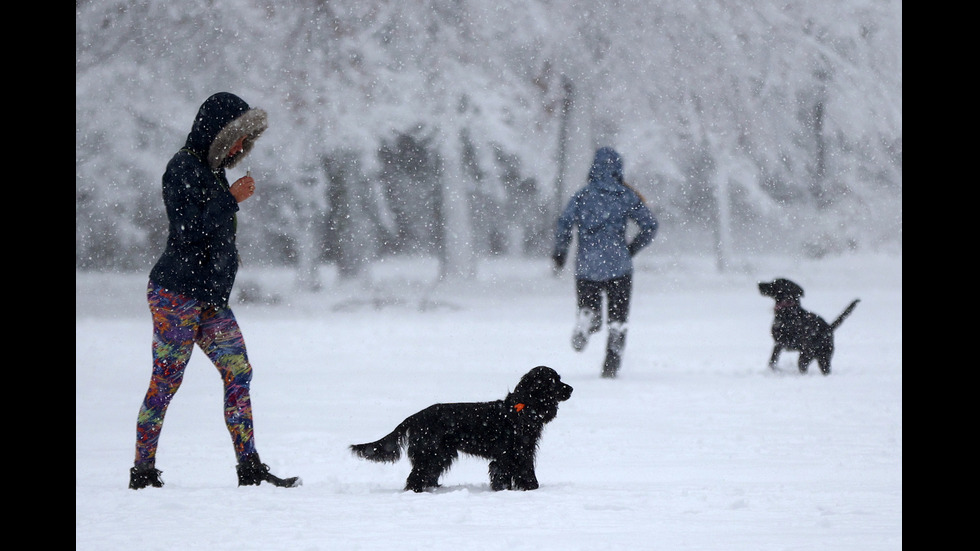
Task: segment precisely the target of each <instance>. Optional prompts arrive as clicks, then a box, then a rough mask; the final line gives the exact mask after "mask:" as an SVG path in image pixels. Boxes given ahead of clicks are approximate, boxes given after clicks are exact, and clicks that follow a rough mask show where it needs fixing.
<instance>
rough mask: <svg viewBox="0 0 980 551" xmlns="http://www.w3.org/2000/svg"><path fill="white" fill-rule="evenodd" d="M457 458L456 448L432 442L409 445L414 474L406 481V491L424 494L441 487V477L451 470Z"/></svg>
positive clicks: (409, 456)
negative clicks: (440, 445) (426, 491)
mask: <svg viewBox="0 0 980 551" xmlns="http://www.w3.org/2000/svg"><path fill="white" fill-rule="evenodd" d="M457 457H458V453H457V452H456V449H455V448H449V449H447V448H442V447H439V446H438V445H436V444H434V443H432V442H428V443H425V444H421V445H415V444H414V443H413V444H409V448H408V458H409V459H410V460H411V461H412V472H411V473H409V475H408V480H406V481H405V489H406V490H411V491H413V492H424V491H425V490H427V489H429V488H437V487H439V477H441V476H442V475H443V473H445V472H446V471H448V470H449V467H450V466H451V465H452V464H453V461H455V460H456V458H457Z"/></svg>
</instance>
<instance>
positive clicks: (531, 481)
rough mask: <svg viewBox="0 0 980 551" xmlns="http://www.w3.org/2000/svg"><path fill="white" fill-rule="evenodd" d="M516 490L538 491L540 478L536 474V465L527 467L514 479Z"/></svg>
mask: <svg viewBox="0 0 980 551" xmlns="http://www.w3.org/2000/svg"><path fill="white" fill-rule="evenodd" d="M514 489H515V490H537V489H538V477H537V476H536V475H535V474H534V465H525V466H524V467H523V468H521V469H520V471H519V472H518V473H517V476H515V477H514Z"/></svg>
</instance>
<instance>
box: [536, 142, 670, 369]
mask: <svg viewBox="0 0 980 551" xmlns="http://www.w3.org/2000/svg"><path fill="white" fill-rule="evenodd" d="M630 220H633V221H634V222H635V223H636V225H637V226H638V227H639V231H638V232H637V233H636V235H634V236H633V237H632V239H631V240H628V237H627V232H626V230H627V223H628V222H629V221H630ZM575 228H577V229H578V233H577V238H578V247H577V249H576V255H575V293H576V298H577V303H578V314H577V316H576V323H575V328H574V330H573V332H572V348H574V349H575V351H577V352H581V351H582V350H584V349H585V345H586V344H587V343H588V340H589V336H590V335H591V334H593V333H596V332H598V331H599V330H600V329H601V328H602V298H603V294H605V297H606V321H607V325H608V328H609V333H608V336H607V340H606V357H605V360H604V361H603V367H602V376H603V377H608V378H612V377H615V376H616V374H617V372H618V371H619V367H620V364H621V362H622V354H623V349H624V347H625V345H626V322H627V319H628V317H629V307H630V297H631V295H632V287H633V256H635V255H636V253H638V252H639V251H640V250H641V249H643V248H644V247H646V246H647V245H648V244H650V242H651V241H652V240H653V237H654V235H655V234H656V233H657V219H656V218H655V217H654V215H653V213H652V212H650V209H649V208H647V206H646V204H644V202H643V199H642V198H641V197H640V195H639V194H638V193H637V192H636V191H635V190H634V189H633V188H631V187H630V186H628V185H627V184H626V182H625V181H624V179H623V160H622V158H621V157H620V156H619V153H617V152H616V151H615V150H614V149H612V148H611V147H602V148H599V149H598V150H597V151H596V153H595V159H594V160H593V161H592V168H591V169H590V170H589V179H588V183H587V184H586V186H585V187H583V188H582V189H580V190H579V191H578V192H576V193H575V195H573V196H572V198H571V199H570V200H569V201H568V205H567V206H566V207H565V210H564V211H563V212H562V213H561V216H559V217H558V223H557V224H556V228H555V248H554V251H553V253H552V258H553V260H554V262H555V267H556V268H557V269H559V270H560V269H561V268H562V267H563V266H564V265H565V259H566V258H567V255H568V248H569V246H570V245H571V242H572V232H573V230H574V229H575Z"/></svg>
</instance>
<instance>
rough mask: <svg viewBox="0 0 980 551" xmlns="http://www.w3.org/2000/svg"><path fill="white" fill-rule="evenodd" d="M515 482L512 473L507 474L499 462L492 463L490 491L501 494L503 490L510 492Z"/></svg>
mask: <svg viewBox="0 0 980 551" xmlns="http://www.w3.org/2000/svg"><path fill="white" fill-rule="evenodd" d="M512 483H513V480H512V477H511V476H510V473H509V472H507V471H506V470H505V469H504V468H503V467H501V466H500V463H499V462H497V461H491V462H490V489H491V490H493V491H495V492H499V491H501V490H510V489H511V488H512V487H513V486H512Z"/></svg>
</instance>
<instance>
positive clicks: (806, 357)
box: [797, 350, 813, 375]
mask: <svg viewBox="0 0 980 551" xmlns="http://www.w3.org/2000/svg"><path fill="white" fill-rule="evenodd" d="M812 361H813V356H812V355H810V354H808V353H807V352H806V351H805V350H804V351H801V352H800V359H799V361H798V362H797V366H798V367H799V368H800V373H802V374H804V375H806V372H807V369H809V367H810V362H812Z"/></svg>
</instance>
